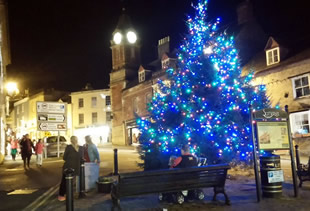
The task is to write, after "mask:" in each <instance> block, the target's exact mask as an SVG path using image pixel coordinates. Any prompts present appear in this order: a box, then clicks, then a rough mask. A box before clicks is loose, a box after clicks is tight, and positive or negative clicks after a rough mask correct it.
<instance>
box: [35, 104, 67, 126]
mask: <svg viewBox="0 0 310 211" xmlns="http://www.w3.org/2000/svg"><path fill="white" fill-rule="evenodd" d="M37 125H38V130H41V131H64V130H67V104H66V103H58V102H37Z"/></svg>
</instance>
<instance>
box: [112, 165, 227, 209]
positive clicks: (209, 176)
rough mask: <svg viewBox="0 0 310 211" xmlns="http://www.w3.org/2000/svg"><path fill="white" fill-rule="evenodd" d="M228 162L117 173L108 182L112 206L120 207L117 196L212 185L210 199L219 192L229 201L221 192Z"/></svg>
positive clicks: (222, 191)
mask: <svg viewBox="0 0 310 211" xmlns="http://www.w3.org/2000/svg"><path fill="white" fill-rule="evenodd" d="M228 169H230V166H229V165H228V164H218V165H209V166H202V167H190V168H183V169H162V170H154V171H144V172H133V173H125V174H120V175H119V176H118V181H116V182H115V183H114V184H112V191H111V198H112V202H113V206H117V207H120V198H122V197H126V196H137V195H144V194H152V193H169V192H178V191H182V190H195V189H199V188H209V187H213V188H214V196H213V200H214V201H215V200H216V195H217V194H218V193H223V194H224V196H225V202H226V204H227V205H229V204H230V201H229V199H228V196H227V194H226V193H225V181H226V176H227V170H228Z"/></svg>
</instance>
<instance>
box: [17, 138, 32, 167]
mask: <svg viewBox="0 0 310 211" xmlns="http://www.w3.org/2000/svg"><path fill="white" fill-rule="evenodd" d="M19 145H20V151H21V154H22V159H23V161H24V169H26V163H27V166H28V168H30V160H31V155H32V149H33V150H34V146H33V143H32V141H31V139H30V138H29V135H28V134H26V135H25V136H24V137H23V138H22V140H21V141H20V143H19Z"/></svg>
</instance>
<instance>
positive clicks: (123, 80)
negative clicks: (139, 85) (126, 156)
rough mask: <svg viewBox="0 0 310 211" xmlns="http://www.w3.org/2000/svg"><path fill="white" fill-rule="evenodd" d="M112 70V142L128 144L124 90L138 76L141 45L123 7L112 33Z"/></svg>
mask: <svg viewBox="0 0 310 211" xmlns="http://www.w3.org/2000/svg"><path fill="white" fill-rule="evenodd" d="M111 50H112V71H111V73H110V89H111V100H112V111H113V119H112V143H113V144H116V145H126V142H125V124H124V114H123V105H122V103H123V101H122V91H123V89H125V88H126V85H127V83H128V82H129V81H131V80H133V79H135V78H136V77H137V74H138V73H137V71H138V68H139V65H140V45H139V39H138V37H137V34H136V31H135V30H134V29H133V27H132V25H131V21H130V17H129V16H128V15H127V14H126V13H125V9H123V12H122V15H121V16H120V18H119V21H118V23H117V26H116V28H115V30H114V32H113V33H112V40H111Z"/></svg>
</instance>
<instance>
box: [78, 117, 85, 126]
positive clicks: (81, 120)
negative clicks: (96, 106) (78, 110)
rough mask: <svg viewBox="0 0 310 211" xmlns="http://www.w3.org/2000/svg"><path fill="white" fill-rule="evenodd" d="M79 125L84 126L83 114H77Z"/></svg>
mask: <svg viewBox="0 0 310 211" xmlns="http://www.w3.org/2000/svg"><path fill="white" fill-rule="evenodd" d="M79 124H80V125H81V124H84V114H79Z"/></svg>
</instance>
